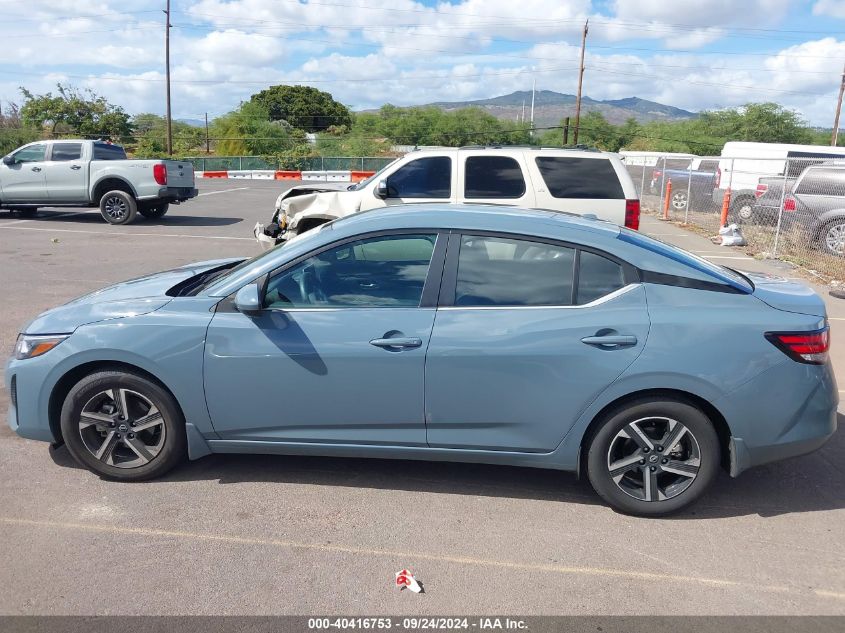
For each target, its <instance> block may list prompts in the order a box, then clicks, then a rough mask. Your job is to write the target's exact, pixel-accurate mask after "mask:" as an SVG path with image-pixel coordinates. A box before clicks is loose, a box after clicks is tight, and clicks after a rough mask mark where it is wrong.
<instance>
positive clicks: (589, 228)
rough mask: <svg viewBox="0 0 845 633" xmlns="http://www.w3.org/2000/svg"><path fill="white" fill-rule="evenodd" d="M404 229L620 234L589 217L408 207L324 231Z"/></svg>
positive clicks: (480, 207) (357, 217) (475, 207)
mask: <svg viewBox="0 0 845 633" xmlns="http://www.w3.org/2000/svg"><path fill="white" fill-rule="evenodd" d="M543 227H545V228H546V230H545V231H544V230H543ZM404 228H441V229H458V230H484V231H502V232H507V233H526V234H529V235H530V234H537V235H542V234H543V233H546V232H547V231H548V230H549V229H551V230H552V231H554V232H555V233H558V232H559V231H560V230H561V229H569V230H577V231H582V232H585V233H591V234H594V235H596V236H606V237H608V238H615V237H616V236H617V235H618V234H619V227H618V226H617V225H616V224H613V223H611V222H606V221H604V220H599V219H597V218H592V217H589V216H588V217H584V216H581V215H576V214H573V213H563V212H560V211H549V210H546V209H528V208H524V207H510V206H504V205H496V204H446V203H422V204H408V205H401V206H395V207H387V208H379V209H372V210H370V211H364V212H361V213H354V214H352V215H349V216H346V217H345V218H341V219H340V220H335V221H334V222H332V223H331V224H329V225H327V230H331V231H333V232H335V231H336V232H337V233H343V234H347V233H348V234H350V235H351V234H355V233H362V232H369V231H379V230H387V229H404ZM555 229H557V230H555Z"/></svg>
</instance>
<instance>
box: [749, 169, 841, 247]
mask: <svg viewBox="0 0 845 633" xmlns="http://www.w3.org/2000/svg"><path fill="white" fill-rule="evenodd" d="M782 183H783V180H782V179H781V180H780V181H779V182H777V183H776V184H774V185H772V186H769V187H767V188H766V189H765V190H764V193H763V195H761V197H760V198H759V200H758V204H759V205H760V208H758V209H756V213H757V214H758V215H759V216H760V217H762V218H765V219H766V220H767V221H768V222H769V223H777V221H778V215H780V222H781V226H782V227H783V228H784V229H786V230H789V229H794V228H798V229H800V230H801V231H802V232H803V233H805V234H806V236H807V238H808V240H809V244H810V246H811V247H813V248H819V249H822V250H824V251H825V252H826V253H828V254H830V255H838V256H845V161H834V162H828V163H824V164H821V165H814V166H812V167H807V168H806V169H804V171H802V172H801V174H800V175H799V176H798V178H797V179H795V181H794V182H793V184H792V185H791V186H789V189H788V190H787V193H786V194H784V195H783V196H782V197H781V194H780V193H779V191H780V187H781V186H782ZM761 186H765V183H763V182H762V181H761ZM770 192H774V193H770ZM776 200H777V204H778V208H779V207H780V204H781V200H782V203H783V207H782V208H783V213H781V214H779V213H778V209H775V210H774V211H773V210H772V204H774V203H775V201H776ZM764 214H765V215H764Z"/></svg>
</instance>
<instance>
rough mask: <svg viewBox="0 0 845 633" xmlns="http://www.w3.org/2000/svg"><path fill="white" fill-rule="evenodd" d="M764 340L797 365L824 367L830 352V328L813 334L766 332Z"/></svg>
mask: <svg viewBox="0 0 845 633" xmlns="http://www.w3.org/2000/svg"><path fill="white" fill-rule="evenodd" d="M766 338H767V339H768V340H769V341H770V342H771V343H773V344H774V345H775V347H777V348H779V349H780V350H781V351H782V352H784V353H785V354H786V355H787V356H789V357H790V358H791V359H792V360H795V361H798V362H799V363H809V364H811V365H824V364H825V363H826V362H827V356H828V351H829V350H830V328H829V327H825V328H824V329H821V330H815V331H813V332H767V333H766Z"/></svg>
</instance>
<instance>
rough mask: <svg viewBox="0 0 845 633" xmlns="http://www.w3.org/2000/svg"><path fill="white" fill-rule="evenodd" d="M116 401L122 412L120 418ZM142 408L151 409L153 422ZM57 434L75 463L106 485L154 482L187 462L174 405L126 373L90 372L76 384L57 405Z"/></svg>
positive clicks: (162, 392)
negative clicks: (59, 409)
mask: <svg viewBox="0 0 845 633" xmlns="http://www.w3.org/2000/svg"><path fill="white" fill-rule="evenodd" d="M121 401H122V402H123V403H125V405H126V406H125V408H126V409H128V413H127V415H126V416H125V417H124V418H120V414H121V412H122V410H123V407H122V405H121V403H120V402H121ZM145 401H146V403H145ZM147 404H149V405H150V407H155V408H156V409H157V412H158V413H159V414H160V415H159V418H158V419H156V415H155V413H156V412H153V413H152V414H150V412H152V408H149V409H145V407H146V405H147ZM112 409H113V410H112ZM93 416H96V417H93ZM109 420H110V421H109ZM83 426H84V428H83ZM144 426H145V427H147V428H143V429H142V428H140V427H144ZM61 429H62V436H63V438H64V441H65V444H66V445H67V448H68V451H69V452H70V454H71V455H72V456H73V457H74V458H75V459H76V461H77V462H79V463H80V464H81V465H82V466H84V467H86V468H87V469H88V470H90V471H92V472H94V473H96V474H98V475H100V476H101V477H104V478H106V479H113V480H119V481H144V480H147V479H154V478H155V477H160V476H161V475H163V474H165V473H166V472H168V471H170V470H171V469H173V468H174V467H175V466H177V465H178V464H180V463H181V462H182V461H184V459H185V458H186V456H187V437H186V435H185V420H184V418H183V417H182V413H181V411H180V410H179V406H178V405H177V403H176V400H175V399H174V398H173V396H171V395H170V393H168V392H167V391H166V390H165V389H163V388H162V387H161V386H159V385H158V384H156V383H154V382H152V381H150V380H148V379H147V378H144V377H142V376H139V375H137V374H133V373H130V372H123V371H101V372H96V373H93V374H89V375H88V376H86V377H85V378H83V379H82V380H80V381H79V382H78V383H76V385H75V386H74V387H73V388H72V389H71V390H70V392H69V393H68V395H67V397H66V398H65V401H64V404H63V405H62V412H61ZM133 446H136V447H139V449H140V450H138V449H133V448H132V447H133ZM98 449H99V450H98ZM95 451H97V452H100V453H102V455H101V456H100V457H98V456H97V455H96V453H95ZM144 460H146V461H144Z"/></svg>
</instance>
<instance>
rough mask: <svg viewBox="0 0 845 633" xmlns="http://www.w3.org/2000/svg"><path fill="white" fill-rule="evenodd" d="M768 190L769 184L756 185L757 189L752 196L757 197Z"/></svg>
mask: <svg viewBox="0 0 845 633" xmlns="http://www.w3.org/2000/svg"><path fill="white" fill-rule="evenodd" d="M768 190H769V185H762V184H761V185H757V191H755V192H754V197H755V198H759V197H760V196H762V195H763V194H764V193H766V192H767V191H768Z"/></svg>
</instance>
